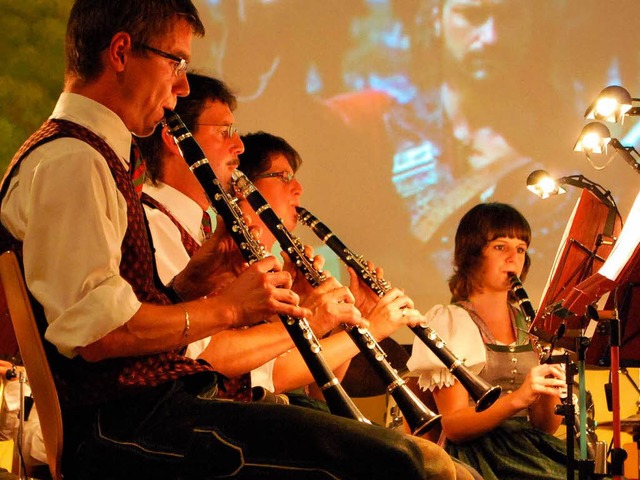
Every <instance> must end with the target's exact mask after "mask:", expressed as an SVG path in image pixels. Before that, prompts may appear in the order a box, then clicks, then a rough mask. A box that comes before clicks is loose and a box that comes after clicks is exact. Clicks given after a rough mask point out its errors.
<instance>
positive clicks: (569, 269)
mask: <svg viewBox="0 0 640 480" xmlns="http://www.w3.org/2000/svg"><path fill="white" fill-rule="evenodd" d="M616 214H617V211H616V210H615V207H614V206H613V205H612V204H610V203H605V201H603V199H601V198H598V196H596V195H595V194H594V193H593V192H591V191H589V190H587V189H583V190H582V194H581V195H580V198H579V199H578V202H577V203H576V206H575V208H574V210H573V212H572V214H571V217H570V218H569V221H568V223H567V228H566V229H565V233H564V235H563V238H562V241H561V242H560V247H559V248H558V252H557V254H556V258H555V261H554V264H553V267H552V269H551V274H550V275H549V279H548V280H547V285H546V286H545V289H544V291H543V294H542V301H541V302H540V304H539V305H540V306H539V309H538V313H537V315H536V318H535V320H534V321H533V322H532V324H531V328H530V330H529V332H530V333H531V334H532V335H534V336H535V337H537V338H539V339H540V340H542V341H544V342H547V343H550V344H551V343H552V344H553V346H554V347H562V348H565V349H567V350H570V351H576V350H577V347H576V340H577V339H578V338H579V337H580V336H583V335H582V333H583V330H584V329H585V328H586V325H583V324H582V321H583V320H584V317H577V316H576V317H573V318H563V317H561V316H560V315H559V313H560V310H559V307H561V306H562V304H563V302H564V300H565V299H566V297H567V295H568V294H569V292H571V291H572V289H573V288H574V287H576V286H577V285H578V284H580V283H581V282H582V281H584V280H585V279H587V278H588V277H589V276H591V275H592V274H593V273H594V272H595V271H597V270H598V269H599V268H600V267H601V266H602V265H603V264H604V262H605V260H606V259H607V257H608V256H609V254H610V253H611V249H612V245H613V241H614V237H616V236H617V235H618V234H619V233H620V231H621V229H622V221H621V220H620V217H619V216H618V215H616ZM612 216H613V218H614V221H613V222H612ZM563 330H564V332H563ZM558 337H559V338H558Z"/></svg>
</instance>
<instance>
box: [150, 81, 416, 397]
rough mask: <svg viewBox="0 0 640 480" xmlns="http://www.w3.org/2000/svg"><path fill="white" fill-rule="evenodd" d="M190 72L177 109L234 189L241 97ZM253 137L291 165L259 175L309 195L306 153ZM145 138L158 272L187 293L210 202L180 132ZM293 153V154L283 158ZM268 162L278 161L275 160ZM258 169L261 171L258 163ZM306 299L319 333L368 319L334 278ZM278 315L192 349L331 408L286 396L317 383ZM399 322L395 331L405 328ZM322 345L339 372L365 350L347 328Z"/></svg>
mask: <svg viewBox="0 0 640 480" xmlns="http://www.w3.org/2000/svg"><path fill="white" fill-rule="evenodd" d="M187 78H188V79H189V85H190V87H191V92H190V94H189V95H188V96H187V97H184V98H180V99H179V100H178V102H177V105H176V108H175V112H176V113H177V114H178V115H180V117H181V118H182V119H183V121H184V122H185V124H186V125H187V128H189V129H190V131H191V132H192V134H193V136H194V138H195V139H196V141H197V142H198V143H199V145H200V146H201V147H202V149H203V151H204V153H205V155H206V157H207V158H208V159H209V163H210V165H211V167H212V168H213V170H214V172H215V173H216V176H217V177H218V179H219V180H220V181H221V183H222V184H223V185H224V186H225V188H227V189H230V188H231V185H230V182H231V173H232V172H233V170H234V169H235V168H237V166H238V163H239V156H241V155H242V152H243V151H244V145H243V141H242V139H241V137H240V136H238V135H237V134H235V133H236V131H235V128H234V127H233V121H234V116H233V110H234V109H235V106H236V100H235V97H234V96H233V94H232V93H231V92H230V91H229V89H228V88H227V86H226V85H225V84H224V83H223V82H221V81H219V80H217V79H214V78H210V77H206V76H204V75H199V74H194V73H189V74H187ZM248 138H250V139H252V143H253V144H255V141H253V140H258V139H263V140H264V139H266V140H267V144H268V145H269V144H270V147H271V150H269V151H264V148H263V146H262V145H260V147H261V148H258V144H255V148H254V150H256V152H254V154H253V156H251V157H250V158H254V157H255V155H267V156H268V157H271V155H272V154H273V155H274V156H275V155H276V154H278V155H279V157H278V159H277V163H276V164H277V165H280V164H282V165H280V166H282V167H283V169H281V170H280V171H276V172H274V171H271V172H263V173H261V174H259V175H257V176H255V177H253V178H254V179H269V180H268V181H267V180H265V183H266V184H268V183H272V184H273V185H274V186H277V185H282V186H283V188H286V189H287V190H290V191H291V196H292V198H291V199H290V200H291V201H293V198H297V196H299V194H300V193H302V187H301V186H300V184H299V183H298V182H297V180H295V179H294V170H296V169H297V168H298V166H299V165H300V163H301V159H300V157H299V155H298V153H297V152H296V151H295V150H294V149H293V148H291V147H290V146H289V145H288V144H287V143H286V142H285V141H284V140H282V139H279V138H278V137H274V136H271V135H268V134H255V135H251V136H249V137H248ZM138 143H139V145H140V148H141V150H142V152H143V154H144V157H145V159H146V164H147V171H148V173H149V178H148V181H147V183H146V184H145V186H144V188H143V192H144V193H143V203H144V204H145V210H146V213H147V218H148V220H149V227H150V231H151V234H152V238H153V242H154V247H155V258H156V263H157V266H158V273H159V275H160V279H161V280H162V281H163V282H164V283H165V284H167V285H169V284H170V285H171V286H172V287H173V288H174V289H175V290H176V291H177V292H178V294H180V292H181V290H180V285H179V284H178V285H176V280H175V275H176V274H177V273H178V272H180V271H181V270H182V269H184V267H185V265H186V264H187V263H188V262H189V260H190V258H191V257H192V256H193V255H194V254H196V251H197V250H198V248H199V246H200V245H202V244H203V243H204V241H205V240H206V236H207V235H206V233H205V230H207V229H206V227H203V225H202V222H201V219H202V218H203V217H204V218H205V219H210V218H211V217H210V214H211V210H210V203H209V200H208V198H207V197H206V195H205V193H204V190H203V189H202V186H201V185H200V183H199V182H198V180H197V179H196V177H195V175H193V174H192V173H191V171H190V170H189V166H188V164H187V163H186V162H185V160H184V159H183V158H182V156H181V155H180V152H179V151H178V149H177V147H176V145H175V142H174V141H173V138H172V137H171V136H170V135H168V133H167V127H163V126H159V127H158V128H157V129H156V132H155V133H154V135H152V136H150V137H148V138H145V139H141V140H140V141H139V142H138ZM262 143H264V141H263V142H262ZM285 155H286V158H287V159H288V160H286V161H283V159H284V158H285ZM268 163H269V165H271V162H270V161H269V162H268ZM285 166H286V168H285ZM251 171H252V172H254V171H255V168H252V169H251ZM265 188H267V187H266V186H265ZM284 198H285V197H284V196H283V195H274V196H273V199H274V200H275V201H276V202H277V201H278V199H284ZM290 200H285V201H290ZM295 201H296V203H297V200H295ZM276 211H278V212H284V208H280V207H279V206H278V208H277V210H276ZM247 213H248V215H247V216H248V217H253V218H256V216H255V215H253V214H252V212H251V213H249V212H247ZM288 213H289V215H288V218H287V221H286V226H287V227H289V228H293V227H295V223H296V218H294V217H295V216H296V212H295V209H293V211H289V212H288ZM219 230H222V229H219ZM260 240H261V242H262V243H263V244H264V245H265V247H266V248H267V250H269V251H270V250H271V248H272V246H273V243H274V239H273V237H272V236H271V234H270V232H269V231H268V230H266V229H265V228H262V229H261V234H260ZM211 241H214V239H212V240H211ZM215 241H217V239H216V240H215ZM303 281H304V280H303ZM301 304H302V305H309V306H313V307H314V310H313V315H310V316H308V317H307V319H308V320H309V322H310V324H311V326H312V328H314V331H315V333H316V335H317V336H318V337H323V336H324V335H325V334H328V333H329V332H330V331H331V330H333V329H334V328H336V327H337V326H339V325H341V324H344V323H347V324H352V325H353V324H356V323H358V322H359V321H360V320H361V315H360V313H359V312H358V310H357V309H356V308H355V307H354V298H353V296H352V294H351V293H350V291H349V290H348V289H347V288H346V287H344V286H342V285H340V284H339V283H338V282H337V281H336V280H335V279H333V278H332V279H331V280H330V281H328V282H327V284H326V285H324V286H323V287H322V288H321V289H319V290H316V291H314V292H312V294H311V295H310V296H309V298H306V297H305V298H302V303H301ZM403 318H404V317H403ZM270 320H271V321H268V322H263V323H261V324H260V325H256V326H254V327H252V328H250V329H229V330H225V331H223V332H220V333H218V334H216V335H214V336H213V337H211V338H205V339H202V340H200V341H197V342H194V343H192V344H191V345H189V348H188V350H187V355H188V356H191V357H193V358H196V357H199V358H201V359H204V360H207V361H208V362H209V363H210V364H211V365H212V366H213V367H214V368H215V369H216V371H218V372H220V373H222V374H223V375H225V376H227V377H230V378H237V377H238V376H240V375H244V374H247V373H249V372H251V382H250V384H251V386H252V387H253V388H254V389H256V388H257V387H262V388H261V389H260V390H258V391H262V392H264V391H265V390H266V392H269V394H267V398H270V399H276V400H278V401H285V402H287V401H292V402H293V403H296V402H297V401H298V400H299V401H300V403H301V404H303V405H312V406H315V407H317V408H321V409H324V410H327V408H326V405H324V403H323V402H320V403H318V402H313V401H311V400H310V399H309V398H308V397H306V396H299V395H294V396H292V395H289V396H288V397H287V396H284V394H285V393H288V392H290V391H291V390H294V389H298V388H301V387H304V386H306V385H308V384H310V383H312V382H313V378H312V376H311V373H310V372H309V369H308V368H307V367H306V365H305V364H304V361H303V360H302V358H301V356H300V353H299V352H298V351H297V350H296V349H295V348H294V344H293V341H292V340H291V338H290V336H289V334H288V333H287V331H286V329H285V328H284V325H282V323H281V321H280V320H279V319H278V318H275V319H270ZM392 328H393V329H394V330H395V329H396V328H398V326H397V325H394V326H392ZM387 329H388V327H387ZM322 347H323V357H324V358H325V360H326V361H327V362H328V364H329V367H330V368H332V369H334V370H335V373H336V375H337V376H338V378H341V377H342V375H343V374H344V372H345V371H346V368H347V366H348V363H349V359H350V358H351V357H353V356H354V355H355V354H357V353H358V350H357V348H356V347H355V345H354V344H353V342H352V341H351V340H350V339H349V338H348V336H347V335H346V333H345V332H342V333H341V334H340V335H339V336H338V337H332V338H330V339H326V340H323V341H322ZM245 393H246V392H244V391H241V392H239V394H238V395H237V396H236V397H234V398H236V399H237V398H242V399H246V398H247V396H246V395H245ZM221 394H224V392H221ZM270 394H275V395H276V396H275V397H273V396H272V395H270Z"/></svg>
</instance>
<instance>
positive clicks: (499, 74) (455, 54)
mask: <svg viewBox="0 0 640 480" xmlns="http://www.w3.org/2000/svg"><path fill="white" fill-rule="evenodd" d="M438 4H440V2H438ZM531 10H532V6H531V4H530V2H523V1H520V0H511V1H505V0H486V1H482V2H470V1H469V0H449V1H446V2H443V3H442V6H441V7H439V8H434V9H433V18H432V21H433V30H434V32H435V40H434V41H433V43H432V45H431V48H430V50H432V51H437V52H439V53H440V55H441V56H440V58H439V60H440V62H428V61H427V60H428V59H425V63H424V66H423V68H431V67H432V65H434V64H435V65H437V64H439V65H441V70H440V71H439V74H438V75H435V76H431V82H430V83H428V82H427V83H423V84H422V85H421V86H420V89H419V90H418V93H417V94H416V95H415V97H413V98H412V99H411V100H410V101H409V102H407V103H405V104H399V105H397V106H396V107H395V108H394V109H393V110H392V111H391V112H390V113H389V114H387V115H386V125H387V132H388V134H389V138H390V139H391V141H393V142H394V152H395V153H394V158H393V177H392V180H393V183H394V185H395V188H396V190H397V192H398V194H399V195H400V196H401V197H402V198H403V199H404V200H405V202H406V205H407V207H408V209H409V211H410V215H411V230H412V233H413V235H414V236H415V237H417V238H418V239H419V240H420V241H423V242H428V241H429V240H431V239H432V237H434V235H435V234H436V232H437V230H438V229H439V228H440V227H441V226H442V225H443V223H444V222H445V221H446V220H447V219H448V218H449V217H451V216H452V215H454V214H455V213H456V212H457V211H459V210H460V209H462V208H463V207H464V206H465V205H467V204H469V203H475V202H478V201H486V200H489V199H491V196H492V193H493V192H494V191H495V189H496V188H497V184H498V183H499V182H500V180H501V179H503V178H504V177H505V176H507V175H509V174H512V173H513V172H515V171H516V170H517V169H519V168H524V167H525V166H526V165H529V164H530V163H531V161H532V158H533V157H534V153H535V152H533V151H532V150H531V147H530V145H528V143H529V144H530V142H528V141H529V140H530V132H531V129H532V128H533V125H535V124H536V123H538V119H539V118H540V116H541V115H546V113H545V112H541V113H540V114H528V115H527V116H526V117H524V118H523V117H519V118H518V121H517V122H514V121H513V114H512V112H511V111H509V108H513V107H514V106H515V105H518V109H522V110H525V111H527V108H526V105H524V104H526V102H527V92H526V90H529V95H528V96H529V98H530V99H532V100H533V99H535V97H536V95H535V94H531V90H533V89H536V90H538V89H539V88H545V87H543V85H546V83H545V82H539V85H536V86H532V85H531V83H532V81H531V79H533V78H536V79H538V78H539V77H540V75H536V76H532V71H531V70H533V68H531V69H530V68H529V65H528V61H529V60H530V58H529V55H531V48H530V47H531V39H532V37H531V27H532V20H531V13H532V12H531ZM425 28H428V27H426V26H425ZM514 38H515V39H517V41H514V40H513V39H514ZM421 51H422V52H425V49H421ZM432 55H433V54H432ZM538 69H539V67H538ZM527 79H529V81H527ZM523 87H526V89H524V90H525V91H524V92H523ZM538 110H540V109H538ZM504 200H505V199H503V201H504ZM456 218H457V217H456Z"/></svg>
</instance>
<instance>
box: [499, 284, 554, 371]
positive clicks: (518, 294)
mask: <svg viewBox="0 0 640 480" xmlns="http://www.w3.org/2000/svg"><path fill="white" fill-rule="evenodd" d="M509 283H510V284H511V293H513V296H514V297H515V299H516V303H517V304H518V306H519V307H520V310H521V311H522V313H524V316H525V320H526V322H527V326H528V327H529V330H531V326H532V325H533V321H534V320H535V318H536V310H535V308H533V304H532V303H531V300H530V299H529V295H528V294H527V291H526V290H525V289H524V286H523V285H522V281H521V280H520V277H518V275H516V274H515V273H514V272H509ZM531 343H532V345H533V349H534V350H535V352H536V353H537V354H538V358H539V359H540V363H547V362H548V361H549V359H550V358H551V354H552V351H553V344H552V345H544V346H543V345H542V343H541V342H539V341H538V340H534V339H533V338H531Z"/></svg>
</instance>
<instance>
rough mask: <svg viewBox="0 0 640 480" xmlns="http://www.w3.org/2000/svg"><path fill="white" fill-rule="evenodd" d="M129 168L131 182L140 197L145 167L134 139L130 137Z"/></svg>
mask: <svg viewBox="0 0 640 480" xmlns="http://www.w3.org/2000/svg"><path fill="white" fill-rule="evenodd" d="M129 168H130V169H131V180H132V181H133V186H134V188H135V189H136V193H137V194H138V197H140V196H141V195H142V186H143V185H144V181H145V178H146V167H145V164H144V159H143V158H142V153H140V149H139V148H138V145H137V144H136V140H135V138H133V137H131V152H130V154H129Z"/></svg>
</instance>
